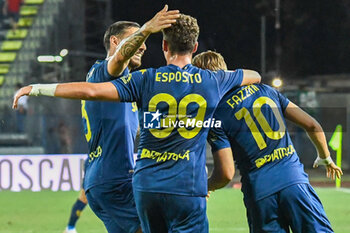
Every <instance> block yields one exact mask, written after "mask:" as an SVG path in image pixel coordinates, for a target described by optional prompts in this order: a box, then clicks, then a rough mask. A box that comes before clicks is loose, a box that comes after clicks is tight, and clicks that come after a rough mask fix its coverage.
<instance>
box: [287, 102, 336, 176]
mask: <svg viewBox="0 0 350 233" xmlns="http://www.w3.org/2000/svg"><path fill="white" fill-rule="evenodd" d="M284 115H285V117H286V118H287V119H288V120H290V121H292V122H294V123H295V124H297V125H299V126H300V127H302V128H303V129H304V130H305V131H306V133H307V135H308V136H309V138H310V139H311V141H312V142H313V144H314V145H315V147H316V150H317V154H318V156H317V159H316V160H315V163H314V167H318V165H325V166H326V169H327V177H331V178H332V179H334V178H335V176H337V177H338V178H340V176H341V175H343V172H342V170H341V169H340V168H339V167H337V166H336V165H335V164H334V162H333V161H332V158H331V156H330V152H329V149H328V146H327V140H326V136H325V134H324V132H323V129H322V127H321V125H320V124H319V123H318V122H317V121H316V120H315V119H314V118H313V117H311V116H310V115H309V114H307V113H306V112H305V111H303V110H302V109H301V108H299V107H298V106H297V105H295V104H294V103H292V102H290V103H289V104H288V106H287V108H286V110H285V112H284Z"/></svg>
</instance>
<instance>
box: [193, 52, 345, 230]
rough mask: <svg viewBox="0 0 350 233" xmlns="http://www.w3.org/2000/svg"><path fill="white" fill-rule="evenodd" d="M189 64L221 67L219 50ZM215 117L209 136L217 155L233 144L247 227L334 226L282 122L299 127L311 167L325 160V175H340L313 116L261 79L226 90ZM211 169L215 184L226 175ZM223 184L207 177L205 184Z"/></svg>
mask: <svg viewBox="0 0 350 233" xmlns="http://www.w3.org/2000/svg"><path fill="white" fill-rule="evenodd" d="M193 64H194V65H196V66H198V67H201V68H209V69H211V70H220V69H226V65H223V64H225V62H224V60H223V58H222V56H221V55H220V54H217V53H214V52H211V51H209V52H204V53H202V54H199V55H197V57H195V58H194V60H193ZM209 64H210V65H211V66H209ZM213 64H215V65H213ZM214 117H215V118H216V119H220V120H221V121H222V128H221V129H218V128H215V129H213V130H212V131H213V132H211V133H210V134H209V135H210V136H209V142H210V143H211V144H212V146H213V150H214V151H216V152H215V153H217V154H219V155H220V156H221V158H228V157H230V156H232V152H231V151H230V150H229V148H232V151H233V155H234V158H235V161H236V163H237V166H238V169H239V170H240V173H241V175H242V179H241V182H242V192H243V193H244V203H245V206H246V208H247V217H248V223H249V228H250V232H254V233H256V232H289V227H290V228H291V229H292V231H293V232H294V233H301V232H303V233H312V232H315V233H316V232H333V230H332V228H331V225H330V223H329V220H328V219H327V216H326V214H325V212H324V209H323V206H322V204H321V201H320V199H319V198H318V196H317V194H316V192H315V191H314V190H313V188H312V187H311V185H310V184H309V180H308V176H307V174H306V173H305V172H304V170H303V165H302V164H301V163H300V161H299V158H298V155H297V152H296V151H295V148H294V146H293V143H292V141H291V139H290V136H289V133H288V130H287V129H286V125H285V119H288V120H290V121H292V122H293V123H295V124H297V125H299V126H301V127H302V128H304V129H305V131H306V132H307V134H308V136H309V137H310V139H311V141H312V142H313V143H314V145H315V148H316V150H317V153H318V156H317V158H316V160H315V162H314V167H317V166H319V165H325V167H326V169H327V176H328V177H332V178H333V179H334V178H335V176H337V177H338V178H340V176H341V175H342V170H341V169H340V168H339V167H337V166H336V165H335V164H334V162H333V161H332V159H331V157H330V152H329V150H328V147H327V141H326V137H325V135H324V132H323V130H322V127H321V126H320V124H319V123H318V122H317V121H316V120H315V119H314V118H312V117H311V116H310V115H308V114H307V113H306V112H304V111H303V110H301V109H300V108H299V107H298V106H296V105H295V104H294V103H292V102H291V101H289V100H288V99H287V98H286V97H284V96H283V95H282V94H281V93H279V92H278V91H276V90H275V89H273V88H271V87H270V86H268V85H264V84H258V85H250V86H245V87H240V88H238V89H236V90H231V91H230V92H228V93H227V94H226V95H225V96H224V97H223V98H222V100H221V101H220V103H219V105H218V107H217V109H216V112H215V114H214ZM225 156H226V157H225ZM231 165H232V163H231ZM224 166H225V165H224ZM226 169H227V167H226ZM232 169H233V168H232ZM232 169H231V171H232ZM221 174H226V175H227V174H228V173H225V172H221ZM231 174H232V172H231ZM213 175H214V179H216V180H217V181H219V184H220V177H221V178H222V177H225V175H223V176H220V175H217V174H213ZM218 177H219V178H218ZM231 178H232V177H231ZM222 180H225V178H224V179H222ZM222 184H223V183H222V182H221V184H220V185H217V184H215V182H214V181H213V180H211V179H209V189H210V190H213V189H215V188H217V187H221V186H222Z"/></svg>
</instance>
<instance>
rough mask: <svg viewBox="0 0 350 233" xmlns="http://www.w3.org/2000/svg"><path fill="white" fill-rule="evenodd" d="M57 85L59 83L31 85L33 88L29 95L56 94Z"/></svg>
mask: <svg viewBox="0 0 350 233" xmlns="http://www.w3.org/2000/svg"><path fill="white" fill-rule="evenodd" d="M57 85H58V84H57V83H54V84H34V85H30V86H31V87H32V90H31V91H30V93H29V95H30V96H39V95H46V96H55V91H56V87H57Z"/></svg>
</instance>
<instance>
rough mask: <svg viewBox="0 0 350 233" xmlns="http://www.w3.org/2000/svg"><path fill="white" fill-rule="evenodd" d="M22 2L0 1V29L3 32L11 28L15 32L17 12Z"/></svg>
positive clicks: (13, 0) (14, 0)
mask: <svg viewBox="0 0 350 233" xmlns="http://www.w3.org/2000/svg"><path fill="white" fill-rule="evenodd" d="M23 1H24V0H0V9H1V11H0V29H1V30H5V29H9V28H11V29H12V30H13V32H16V30H17V25H18V20H19V10H20V7H21V4H22V3H23Z"/></svg>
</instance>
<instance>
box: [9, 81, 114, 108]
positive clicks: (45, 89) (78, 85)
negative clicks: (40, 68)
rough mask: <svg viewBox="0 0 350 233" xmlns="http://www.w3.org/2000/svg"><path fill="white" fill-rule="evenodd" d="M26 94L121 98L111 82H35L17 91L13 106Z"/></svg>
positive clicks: (102, 98) (84, 98)
mask: <svg viewBox="0 0 350 233" xmlns="http://www.w3.org/2000/svg"><path fill="white" fill-rule="evenodd" d="M24 95H30V96H52V97H61V98H67V99H81V100H111V101H119V100H120V98H119V93H118V91H117V89H116V88H115V86H114V85H113V84H112V83H111V82H105V83H88V82H74V83H61V84H34V85H30V86H25V87H22V88H21V89H20V90H19V91H18V92H17V93H16V95H15V97H14V100H13V105H12V107H13V108H17V103H18V100H19V98H20V97H21V96H24Z"/></svg>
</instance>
